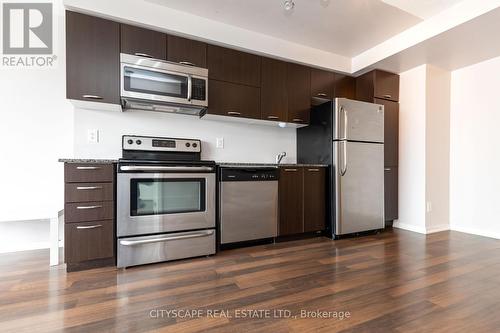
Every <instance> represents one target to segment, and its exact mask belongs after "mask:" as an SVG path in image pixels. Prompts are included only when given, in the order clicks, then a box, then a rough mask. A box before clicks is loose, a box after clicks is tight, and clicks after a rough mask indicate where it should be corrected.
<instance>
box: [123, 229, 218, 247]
mask: <svg viewBox="0 0 500 333" xmlns="http://www.w3.org/2000/svg"><path fill="white" fill-rule="evenodd" d="M213 233H214V231H213V230H208V231H197V232H193V233H189V234H184V235H178V236H166V237H158V238H150V239H142V240H121V241H120V245H124V246H135V245H143V244H150V243H162V242H169V241H174V240H179V239H189V238H198V237H207V236H211V235H213Z"/></svg>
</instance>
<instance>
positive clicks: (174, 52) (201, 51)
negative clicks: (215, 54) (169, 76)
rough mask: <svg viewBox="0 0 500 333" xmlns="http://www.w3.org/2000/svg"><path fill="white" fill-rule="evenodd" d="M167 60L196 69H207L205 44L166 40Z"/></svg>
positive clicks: (170, 37) (176, 39)
mask: <svg viewBox="0 0 500 333" xmlns="http://www.w3.org/2000/svg"><path fill="white" fill-rule="evenodd" d="M167 60H168V61H173V62H178V63H183V64H186V65H191V66H196V67H203V68H206V67H207V44H205V43H203V42H199V41H196V40H191V39H187V38H182V37H177V36H170V35H168V38H167Z"/></svg>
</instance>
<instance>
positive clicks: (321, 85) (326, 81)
mask: <svg viewBox="0 0 500 333" xmlns="http://www.w3.org/2000/svg"><path fill="white" fill-rule="evenodd" d="M334 88H335V74H334V73H332V72H328V71H323V70H321V69H315V68H313V69H311V97H312V98H314V97H319V98H324V99H330V100H331V99H333V93H334Z"/></svg>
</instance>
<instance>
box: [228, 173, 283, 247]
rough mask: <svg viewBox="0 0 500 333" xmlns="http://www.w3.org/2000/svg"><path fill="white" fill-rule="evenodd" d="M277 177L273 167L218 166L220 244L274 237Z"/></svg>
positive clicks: (276, 224) (275, 233)
mask: <svg viewBox="0 0 500 333" xmlns="http://www.w3.org/2000/svg"><path fill="white" fill-rule="evenodd" d="M278 177H279V172H278V169H277V168H276V167H222V168H221V169H220V181H221V183H220V191H219V203H220V234H221V244H229V243H237V242H243V241H251V240H260V239H266V238H272V237H276V235H277V232H278Z"/></svg>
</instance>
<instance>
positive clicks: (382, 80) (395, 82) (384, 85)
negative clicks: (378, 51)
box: [374, 70, 399, 102]
mask: <svg viewBox="0 0 500 333" xmlns="http://www.w3.org/2000/svg"><path fill="white" fill-rule="evenodd" d="M374 79H375V82H374V86H375V91H374V94H375V97H377V98H383V99H388V100H391V101H396V102H397V101H398V100H399V75H397V74H393V73H389V72H384V71H380V70H376V71H375V78H374Z"/></svg>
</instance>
